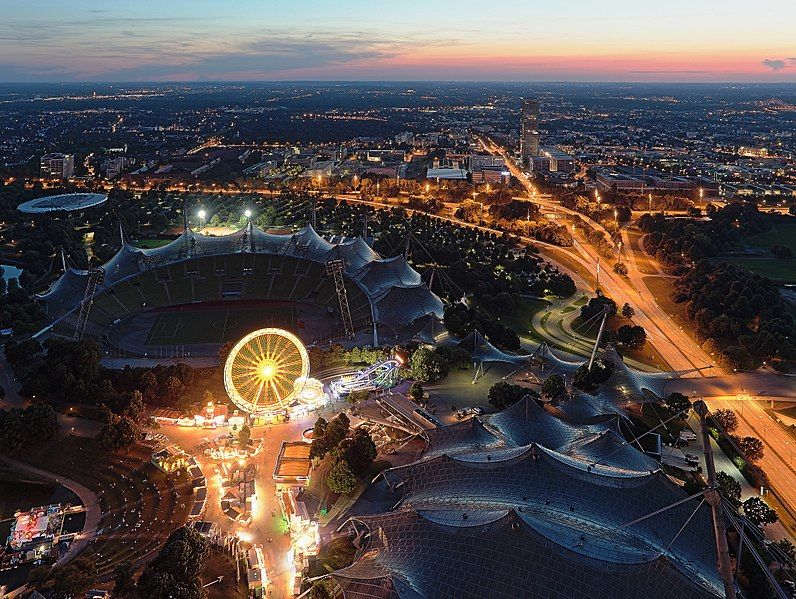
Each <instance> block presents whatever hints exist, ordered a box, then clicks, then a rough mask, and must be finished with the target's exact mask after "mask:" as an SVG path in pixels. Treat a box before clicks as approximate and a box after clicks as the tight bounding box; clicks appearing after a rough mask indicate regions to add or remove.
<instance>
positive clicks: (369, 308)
mask: <svg viewBox="0 0 796 599" xmlns="http://www.w3.org/2000/svg"><path fill="white" fill-rule="evenodd" d="M122 237H124V236H123V235H122ZM38 299H39V301H40V302H41V304H42V305H43V306H44V308H45V310H46V326H45V328H44V329H43V330H42V331H40V332H39V333H38V336H39V338H46V337H48V336H51V335H59V336H65V337H70V338H83V337H85V338H93V339H96V340H98V341H100V342H101V343H102V344H103V345H104V346H105V347H106V348H107V347H111V348H114V349H117V350H120V351H124V352H127V354H128V355H139V356H147V357H155V356H164V357H165V356H169V355H175V356H176V357H179V356H185V355H190V356H203V355H204V356H215V355H217V352H218V349H219V347H220V346H221V345H222V344H224V343H226V342H235V341H238V339H240V338H241V337H243V336H244V335H246V334H248V333H249V332H251V331H252V330H255V329H258V328H263V327H278V328H281V329H285V330H287V331H290V332H292V333H294V334H295V335H297V336H298V337H299V338H300V339H301V341H302V342H303V343H305V344H308V345H309V344H312V343H324V342H328V341H331V340H336V339H345V338H348V339H355V340H356V341H358V342H359V343H360V344H363V343H368V344H370V343H372V344H374V345H378V344H379V343H380V342H386V341H387V340H396V339H404V338H410V337H411V336H412V335H413V334H414V333H415V332H416V330H417V329H418V328H419V327H422V326H423V324H424V322H425V321H427V320H428V317H430V316H432V315H434V316H436V317H442V310H443V306H442V301H441V300H440V299H439V298H438V297H437V296H436V295H434V294H433V293H432V292H431V291H429V289H428V287H427V286H426V285H425V284H424V283H423V281H422V280H421V277H420V275H419V274H418V273H417V272H416V271H415V270H413V269H412V268H411V267H410V266H409V265H408V264H407V262H406V260H405V259H404V258H403V256H396V257H392V258H382V257H381V256H379V255H378V254H377V253H376V252H375V251H374V250H373V249H372V248H371V247H370V246H368V244H367V243H366V242H365V240H364V239H362V238H361V237H356V238H353V239H348V240H343V241H329V240H327V239H324V238H323V237H321V236H320V235H319V234H318V233H317V232H316V231H315V230H314V229H312V227H305V228H303V229H301V230H298V231H295V232H288V233H271V232H265V231H263V230H261V229H259V228H257V227H255V226H254V225H253V224H252V223H251V222H250V223H248V224H247V225H246V226H245V227H243V228H242V229H240V230H238V231H235V232H233V233H231V234H228V235H222V236H216V237H211V236H206V235H202V234H200V233H197V232H195V231H193V230H191V229H190V228H188V227H186V228H185V230H184V231H183V233H182V234H181V235H180V236H179V237H178V238H177V239H175V240H173V241H171V242H170V243H168V244H166V245H164V246H161V247H158V248H153V249H140V248H136V247H134V246H132V245H130V244H129V243H127V242H126V241H124V239H122V244H121V248H120V249H119V251H118V252H117V254H116V255H115V256H113V257H112V258H111V259H110V260H108V262H106V263H105V264H104V265H102V266H101V267H100V268H98V269H93V270H79V269H75V268H71V267H69V266H68V265H67V264H66V261H65V260H64V273H63V274H62V275H61V276H60V277H59V278H58V279H57V280H56V281H55V282H54V283H53V284H52V285H51V287H50V288H49V289H48V290H47V291H46V292H44V293H42V294H40V295H39V296H38ZM380 340H381V341H380ZM174 352H179V356H177V355H176V354H175V353H174Z"/></svg>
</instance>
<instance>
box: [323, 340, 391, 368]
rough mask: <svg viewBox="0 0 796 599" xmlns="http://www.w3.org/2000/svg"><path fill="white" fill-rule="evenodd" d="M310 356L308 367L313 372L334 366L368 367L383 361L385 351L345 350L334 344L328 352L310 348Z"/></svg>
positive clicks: (374, 348)
mask: <svg viewBox="0 0 796 599" xmlns="http://www.w3.org/2000/svg"><path fill="white" fill-rule="evenodd" d="M307 353H308V354H309V356H310V366H311V367H312V369H313V370H314V371H317V370H323V369H324V368H333V367H335V366H357V365H370V364H375V363H376V362H379V361H381V360H383V359H384V358H385V357H386V355H387V352H386V349H385V348H381V347H367V346H365V347H352V348H351V349H346V348H344V347H343V346H342V345H340V344H339V343H335V344H334V345H332V346H331V347H330V348H329V349H328V350H324V349H321V348H320V347H317V346H315V347H311V348H309V349H308V350H307Z"/></svg>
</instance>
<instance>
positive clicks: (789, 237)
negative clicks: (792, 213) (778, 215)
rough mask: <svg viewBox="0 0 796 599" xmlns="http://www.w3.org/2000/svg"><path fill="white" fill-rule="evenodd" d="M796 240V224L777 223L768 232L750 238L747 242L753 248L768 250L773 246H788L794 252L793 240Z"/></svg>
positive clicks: (795, 246)
mask: <svg viewBox="0 0 796 599" xmlns="http://www.w3.org/2000/svg"><path fill="white" fill-rule="evenodd" d="M795 239H796V222H791V223H777V224H776V225H774V227H773V228H772V229H771V230H770V231H766V232H765V233H760V234H758V235H754V236H753V237H750V238H749V239H748V240H747V242H748V243H749V245H753V246H755V247H764V248H770V247H771V246H773V245H789V243H788V242H790V245H791V249H792V250H794V251H796V245H794V244H793V240H795Z"/></svg>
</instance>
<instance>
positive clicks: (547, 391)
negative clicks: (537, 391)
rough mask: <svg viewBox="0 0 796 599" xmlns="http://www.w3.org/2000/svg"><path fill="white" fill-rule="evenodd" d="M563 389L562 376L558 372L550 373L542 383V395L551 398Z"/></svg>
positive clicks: (559, 393)
mask: <svg viewBox="0 0 796 599" xmlns="http://www.w3.org/2000/svg"><path fill="white" fill-rule="evenodd" d="M564 390H565V386H564V377H562V376H561V375H560V374H551V375H550V376H548V377H547V378H546V379H545V380H544V382H543V383H542V395H544V396H545V397H549V398H551V399H552V398H555V397H558V396H559V395H561V394H562V393H563V392H564Z"/></svg>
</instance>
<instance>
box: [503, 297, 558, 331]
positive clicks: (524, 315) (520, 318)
mask: <svg viewBox="0 0 796 599" xmlns="http://www.w3.org/2000/svg"><path fill="white" fill-rule="evenodd" d="M549 305H550V302H548V301H547V300H544V299H538V298H523V299H522V306H521V307H520V309H519V310H515V311H514V312H513V313H512V314H510V315H508V316H503V317H501V319H500V321H501V322H502V323H503V324H505V325H506V326H507V327H509V328H512V329H514V330H515V331H516V332H517V334H518V335H520V336H527V335H528V334H530V332H531V321H532V320H533V317H534V314H536V313H537V312H539V311H540V310H544V309H545V308H547V306H549Z"/></svg>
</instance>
